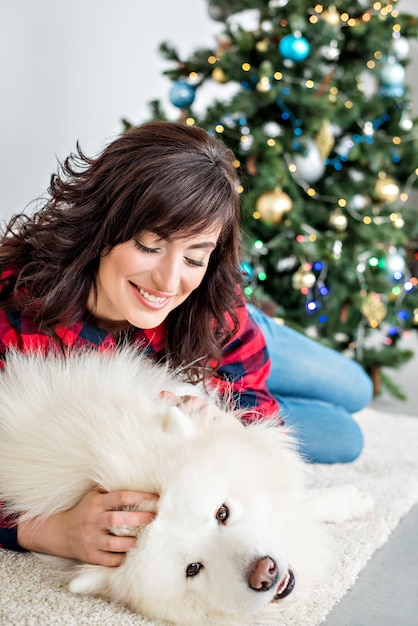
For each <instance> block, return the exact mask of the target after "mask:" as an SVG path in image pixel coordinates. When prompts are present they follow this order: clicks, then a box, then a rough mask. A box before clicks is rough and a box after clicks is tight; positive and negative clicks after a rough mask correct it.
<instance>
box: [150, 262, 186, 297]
mask: <svg viewBox="0 0 418 626" xmlns="http://www.w3.org/2000/svg"><path fill="white" fill-rule="evenodd" d="M152 278H153V281H154V284H155V288H156V289H157V290H158V291H161V292H164V293H169V294H174V293H177V292H178V287H179V283H180V270H179V267H178V262H177V260H176V259H168V258H166V259H164V260H161V262H160V263H159V264H158V266H157V267H156V268H154V271H153V273H152Z"/></svg>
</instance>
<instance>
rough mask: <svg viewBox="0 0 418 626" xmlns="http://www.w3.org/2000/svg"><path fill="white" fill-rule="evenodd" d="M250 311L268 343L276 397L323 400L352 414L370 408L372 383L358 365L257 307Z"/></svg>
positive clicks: (270, 384)
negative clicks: (280, 322) (368, 405)
mask: <svg viewBox="0 0 418 626" xmlns="http://www.w3.org/2000/svg"><path fill="white" fill-rule="evenodd" d="M248 308H249V311H250V314H251V316H252V317H253V319H254V320H255V322H256V323H257V324H258V325H259V326H260V328H261V330H262V332H263V334H264V336H265V339H266V342H267V348H268V351H269V354H270V358H271V373H270V377H269V380H268V387H269V389H270V391H271V392H272V393H273V394H274V395H276V396H278V397H286V398H288V397H289V396H292V397H293V398H295V399H297V398H306V399H314V400H321V401H323V402H325V403H328V404H331V405H332V404H334V405H339V406H340V407H344V408H345V409H346V411H347V412H348V413H355V412H356V411H360V410H361V409H362V408H364V407H365V406H367V404H369V402H370V401H371V399H372V397H373V386H372V381H371V380H370V377H369V376H368V375H367V374H366V372H365V371H364V370H363V368H362V367H361V365H359V364H358V363H357V362H356V361H354V360H352V359H349V358H347V357H345V356H344V355H342V354H340V353H339V352H337V351H336V350H332V349H330V348H327V347H326V346H324V345H322V344H321V343H319V342H318V341H315V340H314V339H310V338H309V337H306V336H305V335H303V334H302V333H298V332H297V331H295V330H293V329H292V328H289V327H288V326H286V325H284V324H279V323H277V322H276V321H275V320H274V319H273V318H271V317H268V316H267V315H265V314H264V313H263V312H262V311H260V310H259V309H256V308H255V307H252V306H249V307H248ZM310 413H311V412H310Z"/></svg>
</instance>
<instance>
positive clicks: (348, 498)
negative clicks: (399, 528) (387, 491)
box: [313, 485, 374, 524]
mask: <svg viewBox="0 0 418 626" xmlns="http://www.w3.org/2000/svg"><path fill="white" fill-rule="evenodd" d="M313 496H314V503H315V508H316V511H317V513H318V516H319V518H320V519H321V520H322V521H324V522H333V523H335V524H341V523H342V522H347V521H349V520H352V519H358V518H361V517H366V516H367V515H370V514H371V513H372V512H373V510H374V501H373V498H372V497H371V496H370V495H369V494H368V493H365V492H363V491H360V489H358V488H357V487H356V486H355V485H339V486H336V487H325V488H322V489H315V490H314V494H313Z"/></svg>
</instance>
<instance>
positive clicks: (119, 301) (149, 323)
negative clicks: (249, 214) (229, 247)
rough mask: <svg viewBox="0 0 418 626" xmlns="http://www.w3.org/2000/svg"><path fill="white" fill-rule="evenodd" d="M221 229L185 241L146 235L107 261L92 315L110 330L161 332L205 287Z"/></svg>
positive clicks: (121, 246)
mask: <svg viewBox="0 0 418 626" xmlns="http://www.w3.org/2000/svg"><path fill="white" fill-rule="evenodd" d="M219 234H220V228H219V227H217V228H213V229H211V230H205V231H202V233H201V234H199V235H193V236H192V237H185V238H179V239H160V238H159V237H158V236H157V235H155V234H154V233H152V232H148V231H146V232H143V233H141V234H140V235H138V237H136V238H135V239H131V240H130V241H126V242H124V243H121V244H119V245H117V246H115V247H114V248H111V250H110V251H109V252H108V253H107V254H105V255H104V256H102V258H101V260H100V264H99V270H98V273H97V280H96V288H97V300H96V303H94V300H93V294H91V298H90V302H89V310H90V312H91V313H93V314H94V316H95V317H96V320H97V323H98V324H99V325H100V326H103V328H106V329H108V330H111V329H115V328H117V326H118V324H119V323H120V325H121V326H123V325H124V324H126V323H128V324H131V325H132V326H135V327H137V328H155V327H156V326H158V325H159V324H161V322H162V321H164V319H165V318H166V317H167V315H168V314H169V313H170V311H172V310H173V309H175V308H176V307H178V306H179V305H180V304H181V303H182V302H184V301H185V300H186V298H187V297H188V296H189V295H190V294H191V293H192V291H194V290H195V289H196V288H197V287H198V286H199V285H200V283H201V282H202V280H203V277H204V275H205V273H206V269H207V266H208V263H209V258H210V255H211V253H212V251H213V250H214V248H215V247H216V244H217V241H218V237H219Z"/></svg>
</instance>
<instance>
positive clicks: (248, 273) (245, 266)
mask: <svg viewBox="0 0 418 626" xmlns="http://www.w3.org/2000/svg"><path fill="white" fill-rule="evenodd" d="M241 272H242V274H243V277H244V279H245V280H246V281H247V282H248V283H250V282H251V279H252V277H253V276H254V269H253V267H252V265H250V264H249V263H248V261H242V262H241Z"/></svg>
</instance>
